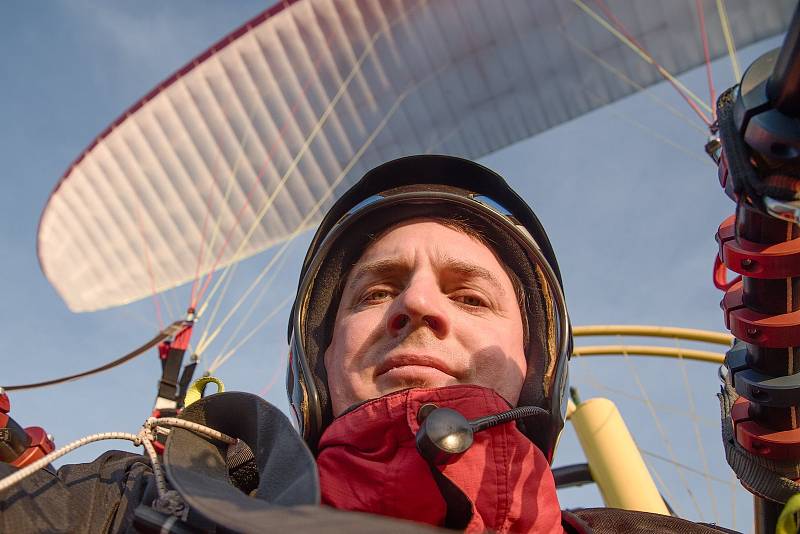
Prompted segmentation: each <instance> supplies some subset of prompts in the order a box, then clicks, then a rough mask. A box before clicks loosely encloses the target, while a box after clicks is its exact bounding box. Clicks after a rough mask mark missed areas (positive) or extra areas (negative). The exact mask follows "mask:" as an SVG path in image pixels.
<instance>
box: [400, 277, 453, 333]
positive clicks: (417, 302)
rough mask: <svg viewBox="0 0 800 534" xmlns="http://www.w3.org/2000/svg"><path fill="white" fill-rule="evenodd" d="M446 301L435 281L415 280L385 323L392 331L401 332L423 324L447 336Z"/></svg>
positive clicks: (448, 321)
mask: <svg viewBox="0 0 800 534" xmlns="http://www.w3.org/2000/svg"><path fill="white" fill-rule="evenodd" d="M447 300H448V299H447V296H446V295H444V294H443V293H442V292H441V290H440V289H439V286H438V284H437V283H436V282H435V280H424V279H423V280H414V279H412V281H411V283H409V285H408V286H406V288H405V289H404V290H403V292H402V293H400V295H398V297H397V298H396V299H395V301H394V302H393V305H392V308H391V309H390V310H389V317H388V320H387V323H386V326H387V329H388V330H389V333H391V334H392V335H399V334H401V333H402V332H404V331H405V330H415V329H417V328H420V327H422V328H429V329H430V330H431V331H432V332H433V334H434V335H436V337H438V338H440V339H441V338H444V337H445V336H447V334H448V332H449V331H450V318H449V315H448V310H447Z"/></svg>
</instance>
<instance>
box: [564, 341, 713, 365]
mask: <svg viewBox="0 0 800 534" xmlns="http://www.w3.org/2000/svg"><path fill="white" fill-rule="evenodd" d="M620 354H622V355H629V356H662V357H665V358H678V359H681V358H682V359H684V360H697V361H701V362H708V363H716V364H722V363H724V362H725V355H724V354H719V353H716V352H710V351H706V350H694V349H680V348H677V347H659V346H650V345H596V346H595V345H591V346H588V347H575V348H574V349H573V351H572V355H573V356H581V357H582V356H609V355H620Z"/></svg>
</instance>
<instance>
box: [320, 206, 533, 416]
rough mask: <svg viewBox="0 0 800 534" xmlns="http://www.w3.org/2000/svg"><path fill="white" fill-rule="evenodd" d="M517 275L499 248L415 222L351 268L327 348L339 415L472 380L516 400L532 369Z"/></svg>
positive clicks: (389, 233) (428, 222)
mask: <svg viewBox="0 0 800 534" xmlns="http://www.w3.org/2000/svg"><path fill="white" fill-rule="evenodd" d="M523 339H524V336H523V326H522V316H521V313H520V309H519V305H518V303H517V297H516V294H515V292H514V287H513V286H512V284H511V280H510V279H509V277H508V275H507V274H506V272H505V270H504V269H503V267H502V266H501V264H500V262H499V260H498V259H497V257H496V256H495V255H494V253H493V252H492V251H491V250H490V249H489V248H488V247H486V246H485V245H483V244H482V243H480V242H479V241H478V240H476V239H475V238H473V237H471V236H468V235H466V234H464V233H462V232H460V231H458V230H454V229H451V228H449V227H447V226H443V225H442V224H440V223H437V222H434V221H431V220H425V219H413V220H410V221H406V222H404V223H400V224H398V225H396V226H393V227H392V228H390V229H389V230H388V231H387V232H385V233H384V234H383V235H382V236H381V237H380V238H379V239H377V240H376V241H374V242H373V243H371V244H370V246H369V247H368V248H367V249H366V251H365V252H364V254H363V255H362V256H361V258H360V259H359V260H358V262H357V263H356V264H355V266H354V267H353V269H352V270H351V271H350V274H349V276H348V277H347V280H346V282H345V286H344V290H343V292H342V299H341V301H340V303H339V309H338V311H337V314H336V323H335V325H334V331H333V339H332V341H331V344H330V346H329V347H328V349H327V350H326V351H325V367H326V369H327V371H328V387H329V389H330V395H331V403H332V407H333V413H334V415H335V416H338V415H339V414H341V413H342V412H343V411H345V410H346V409H347V408H349V407H350V406H352V405H353V404H356V403H358V402H361V401H364V400H368V399H373V398H377V397H381V396H383V395H386V394H388V393H391V392H393V391H398V390H401V389H405V388H409V387H443V386H450V385H455V384H476V385H480V386H484V387H487V388H491V389H493V390H494V391H496V392H497V393H498V394H500V395H501V396H502V397H504V398H505V399H506V400H507V401H508V402H510V403H511V404H514V405H515V404H516V403H517V400H518V398H519V393H520V389H521V388H522V383H523V380H524V377H525V371H526V368H527V365H526V361H525V352H524V347H523Z"/></svg>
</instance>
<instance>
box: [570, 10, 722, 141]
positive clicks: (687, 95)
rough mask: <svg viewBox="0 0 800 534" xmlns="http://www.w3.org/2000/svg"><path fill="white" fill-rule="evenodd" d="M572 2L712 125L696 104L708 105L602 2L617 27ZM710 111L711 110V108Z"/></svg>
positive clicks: (606, 12) (703, 119) (706, 122)
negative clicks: (651, 69)
mask: <svg viewBox="0 0 800 534" xmlns="http://www.w3.org/2000/svg"><path fill="white" fill-rule="evenodd" d="M572 2H573V3H574V4H575V5H577V6H578V7H579V8H581V9H582V10H583V11H584V12H585V13H586V14H588V15H589V16H590V17H592V18H593V19H594V20H595V21H597V22H598V23H599V24H600V25H601V26H603V27H604V28H605V29H607V30H608V31H609V32H611V34H612V35H614V36H615V37H617V38H618V39H619V40H620V41H622V42H623V43H624V44H626V45H627V46H628V47H629V48H630V49H631V50H633V51H634V52H636V53H637V54H638V55H639V56H640V57H641V58H642V59H644V60H645V61H646V62H647V63H649V64H651V65H653V66H654V67H655V68H656V70H657V71H658V73H659V74H661V76H662V77H663V78H664V79H665V80H667V81H668V82H669V83H670V85H672V86H673V87H674V88H675V90H676V91H677V92H678V94H679V95H680V96H681V98H683V99H684V100H685V101H686V103H687V104H688V105H689V107H691V108H692V110H693V111H694V112H695V113H696V114H697V116H698V117H700V119H701V120H702V121H703V122H704V123H705V124H706V125H708V126H710V125H711V121H710V120H709V119H708V117H706V115H705V114H704V113H703V111H702V110H701V109H700V107H698V105H697V104H696V103H695V102H692V100H695V101H696V102H699V103H700V105H701V106H702V107H704V108H707V106H706V103H705V102H703V101H701V100H700V99H699V98H697V96H695V95H694V93H692V92H691V91H690V90H689V89H688V88H687V87H686V86H684V85H683V84H682V83H681V82H680V81H678V80H677V79H676V78H675V77H674V76H672V74H670V73H669V72H668V71H667V70H666V69H665V68H664V67H662V66H661V65H660V64H659V63H658V62H656V60H655V59H653V56H651V55H650V54H649V53H648V52H647V51H645V49H644V48H642V46H641V45H640V44H638V42H637V41H636V40H635V39H634V38H633V36H631V35H630V34H629V33H628V32H627V31H626V30H625V27H624V26H623V25H622V23H621V22H620V21H619V20H618V19H617V18H616V17H615V16H614V14H613V13H611V12H610V11H609V10H608V8H607V7H606V6H605V4H604V3H603V2H602V0H595V3H596V4H597V5H598V6H599V7H600V9H602V10H603V12H604V13H605V14H606V16H607V17H608V18H609V19H611V20H612V21H614V24H615V25H616V27H614V26H612V25H611V24H609V23H608V22H606V21H605V20H603V19H602V18H601V17H600V16H599V15H598V14H597V13H595V12H594V11H593V10H592V9H591V8H590V7H589V6H587V5H586V4H585V3H583V2H582V1H581V0H572ZM709 111H710V108H709Z"/></svg>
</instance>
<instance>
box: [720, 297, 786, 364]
mask: <svg viewBox="0 0 800 534" xmlns="http://www.w3.org/2000/svg"><path fill="white" fill-rule="evenodd" d="M720 306H721V307H722V310H723V312H724V314H725V326H726V327H727V328H728V330H730V331H731V334H733V335H734V336H736V337H737V338H739V339H741V340H742V341H745V342H747V343H753V344H756V345H761V346H762V347H769V348H776V349H780V348H785V347H798V346H800V310H798V311H796V312H791V313H783V314H780V315H768V314H764V313H758V312H755V311H753V310H751V309H750V308H748V307H747V306H745V304H744V302H742V282H738V283H736V284H734V285H733V287H731V288H730V289H729V290H728V291H727V292H726V293H725V296H724V297H723V298H722V302H721V303H720Z"/></svg>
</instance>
